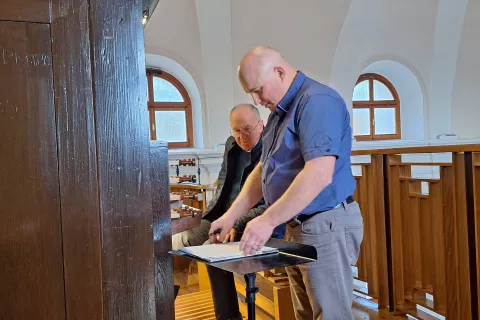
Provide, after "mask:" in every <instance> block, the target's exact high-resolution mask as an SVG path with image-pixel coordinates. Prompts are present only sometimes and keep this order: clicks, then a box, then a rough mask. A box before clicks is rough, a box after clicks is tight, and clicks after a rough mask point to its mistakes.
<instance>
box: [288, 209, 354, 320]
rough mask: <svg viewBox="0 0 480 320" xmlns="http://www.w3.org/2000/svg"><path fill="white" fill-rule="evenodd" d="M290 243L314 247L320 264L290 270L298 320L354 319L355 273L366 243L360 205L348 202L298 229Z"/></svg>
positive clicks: (290, 230) (292, 230)
mask: <svg viewBox="0 0 480 320" xmlns="http://www.w3.org/2000/svg"><path fill="white" fill-rule="evenodd" d="M286 240H288V241H292V242H297V243H302V244H306V245H312V246H314V247H315V248H316V249H317V255H318V260H317V261H316V262H312V263H308V264H305V265H300V266H296V267H289V268H287V274H288V278H289V281H290V288H291V293H292V301H293V307H294V310H295V316H296V318H297V320H318V319H322V320H353V319H354V317H353V313H352V300H353V273H352V268H351V266H352V265H354V264H355V263H356V261H357V259H358V255H359V251H360V244H361V243H362V240H363V219H362V215H361V212H360V208H359V206H358V203H357V202H352V203H350V204H346V203H345V202H344V203H343V204H342V205H341V206H340V207H339V208H336V209H333V210H330V211H326V212H322V213H319V214H317V215H315V216H313V217H312V218H310V219H308V220H307V221H305V222H304V223H303V224H301V225H298V226H296V227H294V228H292V227H290V226H288V227H287V236H286Z"/></svg>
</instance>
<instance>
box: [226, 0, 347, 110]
mask: <svg viewBox="0 0 480 320" xmlns="http://www.w3.org/2000/svg"><path fill="white" fill-rule="evenodd" d="M231 2H232V39H233V42H232V43H233V65H232V69H233V70H234V74H235V75H236V70H237V66H238V63H239V62H240V60H241V58H242V56H243V55H244V54H245V53H246V52H247V51H248V50H249V49H250V48H252V47H254V46H256V45H269V46H272V47H273V48H275V49H277V50H278V51H280V53H282V55H284V56H285V58H286V59H287V60H288V61H289V62H290V63H291V64H292V65H293V66H294V67H296V68H297V69H300V70H302V71H304V72H305V73H306V74H307V75H308V76H310V77H312V78H314V79H315V80H318V81H321V82H327V81H328V79H329V77H330V72H331V68H332V62H333V58H334V55H335V48H336V45H337V42H338V39H339V37H340V33H341V31H342V26H343V21H344V19H345V16H346V14H347V12H348V8H349V6H350V0H335V1H331V0H295V1H292V0H241V1H231ZM234 88H235V90H234V101H235V102H236V103H240V102H243V101H247V102H249V103H251V102H252V98H251V97H250V96H249V95H246V94H245V93H244V92H243V90H242V88H241V86H240V84H239V83H238V81H235V87H234ZM261 109H262V110H261V112H262V115H263V116H264V118H265V117H266V116H268V114H269V111H268V110H267V109H265V108H261Z"/></svg>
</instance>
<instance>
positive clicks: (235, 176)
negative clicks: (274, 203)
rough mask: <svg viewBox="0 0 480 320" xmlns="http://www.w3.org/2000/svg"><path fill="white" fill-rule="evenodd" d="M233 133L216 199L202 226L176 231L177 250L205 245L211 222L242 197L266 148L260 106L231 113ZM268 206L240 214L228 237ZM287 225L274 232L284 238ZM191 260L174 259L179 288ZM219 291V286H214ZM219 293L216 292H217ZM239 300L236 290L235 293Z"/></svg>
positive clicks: (260, 202)
mask: <svg viewBox="0 0 480 320" xmlns="http://www.w3.org/2000/svg"><path fill="white" fill-rule="evenodd" d="M230 128H231V134H232V135H231V136H230V137H229V138H228V139H227V142H226V144H225V153H224V156H223V162H222V168H221V170H220V173H219V175H218V185H217V189H216V191H215V194H214V197H213V199H212V200H211V201H210V203H209V205H208V208H207V210H206V212H205V214H204V216H203V218H202V220H201V224H200V226H199V227H197V228H194V229H192V230H187V231H184V232H181V233H178V234H175V235H174V236H173V238H172V248H173V250H178V249H180V248H183V247H188V246H198V245H202V244H203V243H205V242H206V241H208V231H209V229H210V224H211V223H212V222H213V221H215V220H216V219H218V218H220V217H221V216H222V215H223V214H224V213H225V211H227V209H228V208H229V207H230V206H231V204H232V203H233V201H234V200H235V198H236V197H237V196H238V194H239V192H240V189H241V188H242V186H243V184H244V182H245V180H246V179H247V177H248V175H249V174H250V173H251V172H252V170H253V169H254V168H255V166H256V165H257V163H258V161H259V160H260V156H261V151H262V141H261V136H262V132H263V120H262V119H261V118H260V113H259V112H258V109H257V108H256V107H255V106H253V105H250V104H239V105H237V106H235V107H234V108H233V109H232V111H231V112H230ZM265 209H266V206H265V204H264V201H263V200H262V199H258V201H257V202H256V203H253V204H252V205H251V206H250V208H248V209H247V210H248V212H247V214H246V215H244V216H242V217H240V218H239V219H238V220H237V221H236V223H235V225H232V228H230V230H229V233H228V237H227V240H233V239H234V238H235V234H236V233H241V232H243V230H244V229H245V225H246V223H247V222H248V221H249V220H251V219H253V218H254V217H257V216H258V215H260V214H262V213H263V211H265ZM284 232H285V227H279V228H277V229H276V231H275V232H273V236H274V237H278V238H283V236H284ZM188 266H189V260H187V259H181V258H176V259H175V260H174V283H175V290H176V292H178V289H179V287H180V286H182V285H186V283H187V279H188V273H187V271H188V270H187V269H188ZM214 290H215V289H214ZM214 293H215V291H214ZM235 301H236V293H235Z"/></svg>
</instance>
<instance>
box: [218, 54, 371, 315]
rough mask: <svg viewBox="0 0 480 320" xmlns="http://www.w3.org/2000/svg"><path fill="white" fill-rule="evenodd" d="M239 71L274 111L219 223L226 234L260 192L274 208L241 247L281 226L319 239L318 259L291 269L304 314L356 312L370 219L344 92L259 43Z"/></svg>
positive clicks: (292, 235)
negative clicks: (357, 273) (357, 275)
mask: <svg viewBox="0 0 480 320" xmlns="http://www.w3.org/2000/svg"><path fill="white" fill-rule="evenodd" d="M238 76H239V80H240V83H241V84H242V87H243V88H244V90H245V92H247V93H250V94H251V96H252V97H253V101H254V102H255V104H261V105H263V106H265V107H267V108H268V109H270V111H271V112H272V113H271V114H270V116H269V119H268V122H267V125H266V128H265V131H264V134H263V153H262V158H261V160H260V162H259V163H258V165H257V166H256V167H255V169H254V170H253V172H252V173H251V174H250V176H249V178H248V179H247V181H246V183H245V186H244V188H243V189H242V192H241V193H240V195H239V196H238V197H237V199H236V200H235V202H234V203H233V204H232V206H231V207H230V209H229V210H228V211H227V212H226V213H225V214H224V215H223V216H222V217H221V218H220V219H218V220H217V221H215V222H214V223H212V225H211V231H212V232H213V231H214V230H218V229H221V230H222V233H221V234H220V235H218V236H217V237H218V240H222V239H223V238H224V237H225V235H226V233H227V232H228V231H229V230H230V228H231V226H232V225H233V222H234V221H235V220H236V219H237V218H238V217H240V216H242V214H244V213H245V212H246V211H247V210H248V208H250V206H251V205H252V204H254V203H256V202H257V201H258V200H259V199H262V198H264V200H265V202H266V204H267V205H268V209H267V210H266V211H265V212H264V213H263V214H262V215H261V216H259V217H257V218H255V219H253V220H252V221H250V222H249V223H248V224H247V227H246V229H245V231H244V234H243V237H242V239H241V245H240V248H241V249H242V250H243V251H244V252H245V253H246V254H248V253H250V252H252V251H255V250H256V249H257V248H259V247H261V246H263V245H264V244H265V242H266V241H267V239H268V237H269V235H270V234H271V232H272V230H273V229H274V228H275V226H277V225H279V224H281V223H287V236H286V239H287V240H289V241H293V242H298V243H303V244H308V245H313V246H315V247H316V249H317V254H318V261H316V262H313V263H309V264H306V265H302V266H299V267H292V268H288V269H287V272H288V276H289V280H290V285H291V291H292V300H293V305H294V309H295V315H296V318H297V319H302V320H304V319H320V318H321V319H322V320H341V319H353V314H352V310H351V305H352V299H353V275H352V270H351V265H352V264H354V263H355V262H356V260H357V258H358V254H359V249H360V244H361V242H362V239H363V220H362V215H361V212H360V209H359V206H358V204H357V203H356V202H355V200H354V199H353V196H352V195H353V193H354V190H355V180H354V177H353V175H352V171H351V167H350V153H351V140H352V130H351V127H350V117H349V113H348V110H347V108H346V106H345V103H344V101H343V99H342V98H341V97H340V95H339V94H338V93H337V92H335V91H334V90H333V89H331V88H329V87H327V86H325V85H323V84H320V83H318V82H316V81H314V80H312V79H310V78H308V77H307V76H306V75H305V74H304V73H302V72H301V71H296V70H295V69H294V68H293V67H292V66H291V65H289V64H288V62H287V61H285V59H284V58H283V57H282V56H281V55H280V54H279V53H278V52H276V51H275V50H273V49H271V48H268V47H255V48H253V49H252V50H250V51H249V52H248V53H247V54H246V55H245V56H244V57H243V59H242V60H241V62H240V65H239V68H238Z"/></svg>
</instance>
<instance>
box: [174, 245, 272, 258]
mask: <svg viewBox="0 0 480 320" xmlns="http://www.w3.org/2000/svg"><path fill="white" fill-rule="evenodd" d="M180 251H183V252H185V253H188V254H190V255H192V256H195V257H198V258H200V259H203V260H206V261H209V262H217V261H223V260H230V259H238V258H243V257H247V256H248V257H250V256H257V255H263V254H268V253H276V252H279V251H278V249H277V248H271V247H265V246H264V247H263V248H262V249H260V250H259V251H258V252H256V253H253V254H250V255H247V256H246V255H244V254H243V252H242V251H241V250H240V242H229V243H215V244H208V245H201V246H193V247H185V248H181V249H180Z"/></svg>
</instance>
